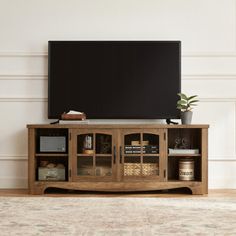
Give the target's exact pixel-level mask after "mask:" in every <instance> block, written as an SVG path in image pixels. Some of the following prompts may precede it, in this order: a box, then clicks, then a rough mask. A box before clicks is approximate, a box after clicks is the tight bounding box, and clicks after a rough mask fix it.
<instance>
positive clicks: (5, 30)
mask: <svg viewBox="0 0 236 236" xmlns="http://www.w3.org/2000/svg"><path fill="white" fill-rule="evenodd" d="M235 10H236V1H235V0H198V1H197V0H178V1H176V0H119V1H117V0H99V1H98V0H70V1H68V0H50V1H48V0H41V1H36V0H15V1H14V0H0V32H1V33H0V111H1V122H0V188H23V187H27V130H26V124H27V123H43V122H49V121H48V120H47V41H48V40H81V39H114V40H119V39H130V40H131V39H133V40H144V39H147V40H181V41H182V53H183V58H182V59H183V60H182V79H183V80H182V88H183V89H182V90H183V92H186V93H189V94H199V96H200V100H201V102H200V104H199V106H198V107H197V108H196V110H195V113H194V123H209V124H210V126H211V127H210V130H209V186H210V188H236V143H235V131H236V128H235V122H236V120H235V112H236V35H235V32H236V12H235Z"/></svg>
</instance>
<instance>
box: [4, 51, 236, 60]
mask: <svg viewBox="0 0 236 236" xmlns="http://www.w3.org/2000/svg"><path fill="white" fill-rule="evenodd" d="M0 57H48V52H47V51H45V52H43V51H42V52H27V51H6V52H0ZM182 57H189V58H195V57H205V58H206V57H211V58H212V57H224V58H225V57H236V52H183V53H182Z"/></svg>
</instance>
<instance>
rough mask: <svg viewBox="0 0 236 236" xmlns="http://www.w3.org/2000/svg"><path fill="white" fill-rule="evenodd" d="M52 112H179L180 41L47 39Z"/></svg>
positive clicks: (149, 115) (97, 115)
mask: <svg viewBox="0 0 236 236" xmlns="http://www.w3.org/2000/svg"><path fill="white" fill-rule="evenodd" d="M48 52H49V60H48V62H49V64H48V69H49V74H48V75H49V76H48V77H49V78H48V85H49V86H48V118H55V119H58V118H60V115H61V114H62V113H63V112H68V111H69V110H76V111H81V112H85V114H86V115H87V118H88V119H170V118H172V119H173V118H179V111H178V110H177V109H176V102H177V100H178V96H177V93H179V92H180V90H181V43H180V41H49V48H48Z"/></svg>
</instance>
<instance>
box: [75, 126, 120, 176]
mask: <svg viewBox="0 0 236 236" xmlns="http://www.w3.org/2000/svg"><path fill="white" fill-rule="evenodd" d="M112 132H113V131H110V132H109V131H104V132H102V131H101V130H99V131H97V132H96V131H93V132H90V131H88V132H83V133H81V132H80V133H79V132H78V133H76V139H75V140H76V148H75V149H76V153H75V154H74V156H75V157H76V158H75V166H76V168H75V169H74V170H73V174H74V177H75V178H85V177H88V178H91V177H96V178H97V177H101V178H107V179H109V178H110V179H111V178H112V177H113V175H114V172H115V168H114V166H115V163H114V152H116V148H115V143H114V135H113V133H112Z"/></svg>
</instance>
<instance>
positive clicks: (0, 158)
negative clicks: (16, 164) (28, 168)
mask: <svg viewBox="0 0 236 236" xmlns="http://www.w3.org/2000/svg"><path fill="white" fill-rule="evenodd" d="M26 160H28V156H27V155H2V154H1V155H0V161H26Z"/></svg>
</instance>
